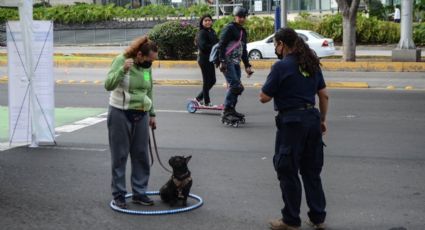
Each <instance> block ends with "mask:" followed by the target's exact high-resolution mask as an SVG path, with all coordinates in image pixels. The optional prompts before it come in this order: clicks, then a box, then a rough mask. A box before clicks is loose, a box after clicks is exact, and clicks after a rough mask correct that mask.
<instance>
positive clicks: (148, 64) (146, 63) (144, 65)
mask: <svg viewBox="0 0 425 230" xmlns="http://www.w3.org/2000/svg"><path fill="white" fill-rule="evenodd" d="M139 66H140V67H142V68H143V69H149V68H150V67H151V66H152V62H151V61H143V62H141V63H139Z"/></svg>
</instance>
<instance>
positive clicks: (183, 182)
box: [159, 156, 192, 206]
mask: <svg viewBox="0 0 425 230" xmlns="http://www.w3.org/2000/svg"><path fill="white" fill-rule="evenodd" d="M191 158H192V156H188V157H184V156H174V157H171V158H170V160H169V161H168V163H169V164H170V166H171V167H172V168H173V175H172V176H171V178H170V179H169V180H168V181H167V183H166V184H165V185H164V186H162V187H161V189H160V190H159V193H160V195H161V200H162V201H163V202H165V203H168V204H170V206H174V205H176V204H177V201H178V200H182V201H183V206H187V197H188V196H189V192H190V188H191V187H192V177H191V176H190V171H189V169H188V168H187V163H188V162H189V160H190V159H191Z"/></svg>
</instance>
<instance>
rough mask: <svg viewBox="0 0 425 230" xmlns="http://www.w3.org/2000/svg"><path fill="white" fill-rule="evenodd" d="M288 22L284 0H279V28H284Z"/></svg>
mask: <svg viewBox="0 0 425 230" xmlns="http://www.w3.org/2000/svg"><path fill="white" fill-rule="evenodd" d="M287 24H288V9H287V4H286V0H280V28H285V27H286V25H287Z"/></svg>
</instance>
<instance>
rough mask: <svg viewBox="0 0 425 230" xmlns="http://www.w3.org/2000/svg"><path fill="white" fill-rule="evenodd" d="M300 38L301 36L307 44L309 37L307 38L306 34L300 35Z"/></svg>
mask: <svg viewBox="0 0 425 230" xmlns="http://www.w3.org/2000/svg"><path fill="white" fill-rule="evenodd" d="M298 36H299V37H300V38H302V39H303V40H304V41H305V42H306V41H308V37H307V36H305V35H304V34H300V33H298Z"/></svg>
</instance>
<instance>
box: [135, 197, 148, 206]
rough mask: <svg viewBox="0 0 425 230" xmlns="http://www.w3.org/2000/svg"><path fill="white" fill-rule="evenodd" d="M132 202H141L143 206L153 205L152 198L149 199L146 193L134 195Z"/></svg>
mask: <svg viewBox="0 0 425 230" xmlns="http://www.w3.org/2000/svg"><path fill="white" fill-rule="evenodd" d="M133 203H135V204H141V205H145V206H152V205H153V200H151V199H150V198H149V197H148V196H146V195H138V196H136V197H134V196H133Z"/></svg>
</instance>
